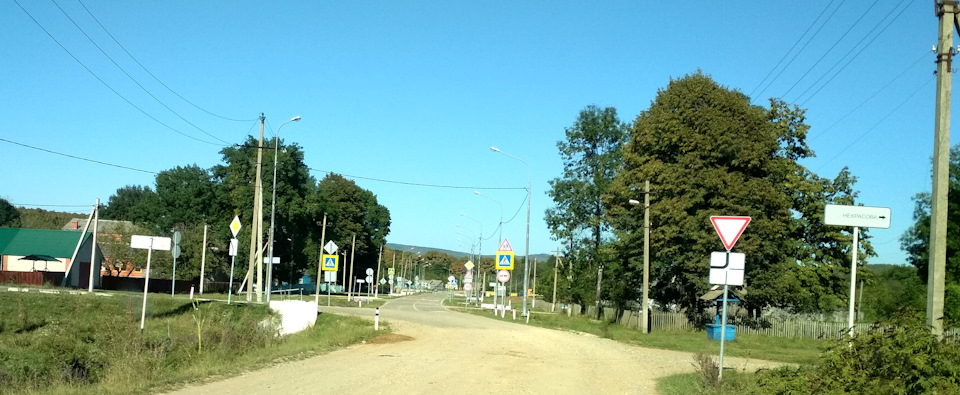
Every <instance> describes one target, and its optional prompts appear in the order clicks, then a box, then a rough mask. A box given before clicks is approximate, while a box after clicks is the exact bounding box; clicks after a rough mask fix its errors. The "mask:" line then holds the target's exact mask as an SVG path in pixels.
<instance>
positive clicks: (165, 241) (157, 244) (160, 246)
mask: <svg viewBox="0 0 960 395" xmlns="http://www.w3.org/2000/svg"><path fill="white" fill-rule="evenodd" d="M130 247H131V248H138V249H142V250H147V269H146V271H144V274H143V308H142V309H141V310H140V333H143V324H144V322H145V321H146V319H147V289H148V288H149V287H150V259H151V257H152V256H153V250H164V251H166V250H169V249H170V238H169V237H151V236H139V235H134V236H131V237H130Z"/></svg>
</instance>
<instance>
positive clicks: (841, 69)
mask: <svg viewBox="0 0 960 395" xmlns="http://www.w3.org/2000/svg"><path fill="white" fill-rule="evenodd" d="M904 1H905V0H904ZM901 4H902V2H901ZM907 6H909V4H907ZM895 10H896V8H894V9H893V10H891V11H890V13H888V14H887V16H890V14H891V13H893V11H895ZM906 10H907V7H903V9H902V10H900V13H898V14H897V15H896V16H894V17H893V19H891V20H890V21H889V22H887V24H886V25H884V26H883V29H881V30H880V32H878V33H877V34H875V35H874V34H872V33H873V31H874V30H876V29H877V27H879V26H880V23H883V22H882V20H881V22H880V23H878V24H877V25H876V26H874V28H873V30H871V31H870V33H867V35H866V36H864V37H863V39H861V40H860V42H858V43H857V45H860V43H862V42H863V41H864V40H866V39H867V38H868V37H871V36H879V35H881V34H883V32H885V31H886V30H887V28H889V27H890V26H891V25H892V24H893V21H895V20H896V19H897V18H899V17H900V15H903V12H904V11H906ZM884 19H886V17H884ZM873 42H874V40H871V41H870V42H868V43H867V45H864V46H863V47H861V48H860V50H859V51H857V53H856V54H855V55H853V57H851V58H850V60H848V61H847V63H845V64H844V65H843V67H841V68H840V70H837V72H836V73H834V74H833V76H831V77H830V79H828V80H827V82H824V83H823V85H820V88H818V89H817V90H816V91H815V92H813V94H811V95H810V97H808V98H807V100H805V101H804V103H806V102H807V101H810V100H811V99H813V97H814V96H816V95H817V94H818V93H820V91H821V90H823V88H824V87H826V86H827V85H828V84H830V82H831V81H833V79H834V78H837V76H838V75H840V73H842V72H843V70H846V68H847V66H849V65H850V63H852V62H853V60H854V59H856V58H857V57H858V56H860V54H861V53H863V51H865V50H866V49H867V48H868V47H870V44H873ZM855 47H856V46H854V48H855ZM852 51H853V48H851V49H850V52H852ZM850 52H848V53H847V55H849V54H850ZM847 55H844V56H843V58H846V56H847ZM843 58H840V61H838V63H837V64H839V62H842V61H843ZM834 67H836V65H834ZM830 69H831V70H832V69H833V67H831V68H830ZM829 73H830V71H829V70H828V71H827V74H829ZM824 76H826V74H824ZM821 78H823V77H821ZM818 81H819V79H818ZM814 84H816V83H814ZM807 90H809V88H808V89H807ZM804 93H806V91H804ZM800 97H803V95H802V94H801V95H800ZM800 97H797V100H798V101H799V100H800Z"/></svg>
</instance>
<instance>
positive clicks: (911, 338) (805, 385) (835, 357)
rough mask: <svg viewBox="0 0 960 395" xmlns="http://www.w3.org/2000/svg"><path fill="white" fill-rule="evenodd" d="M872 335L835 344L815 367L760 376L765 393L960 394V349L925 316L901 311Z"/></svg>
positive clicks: (872, 329)
mask: <svg viewBox="0 0 960 395" xmlns="http://www.w3.org/2000/svg"><path fill="white" fill-rule="evenodd" d="M896 317H897V318H895V319H894V320H893V321H891V322H889V323H877V324H874V325H873V327H871V328H870V329H869V330H868V331H867V332H866V333H861V334H857V335H856V336H854V337H853V338H846V339H843V340H839V341H834V342H832V343H831V345H830V346H829V347H828V348H827V350H826V351H825V352H824V353H823V354H822V355H821V357H820V359H819V361H818V362H817V363H815V364H814V365H811V366H803V367H799V368H792V367H784V368H780V369H776V370H771V371H761V372H759V380H758V383H759V385H760V387H761V388H762V389H763V391H764V392H765V393H774V394H800V393H864V394H921V393H950V394H953V393H960V346H958V342H957V339H955V338H946V339H943V340H940V339H938V338H937V337H936V336H934V335H932V334H931V333H930V328H929V327H927V326H926V325H925V323H924V321H923V317H922V316H921V315H920V314H917V313H915V312H901V313H900V314H897V315H896Z"/></svg>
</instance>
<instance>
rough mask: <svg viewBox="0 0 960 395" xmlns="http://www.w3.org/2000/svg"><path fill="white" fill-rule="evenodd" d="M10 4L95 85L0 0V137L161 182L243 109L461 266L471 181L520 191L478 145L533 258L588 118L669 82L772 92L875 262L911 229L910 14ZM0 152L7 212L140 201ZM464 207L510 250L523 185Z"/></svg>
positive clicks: (920, 28) (220, 135) (627, 110)
mask: <svg viewBox="0 0 960 395" xmlns="http://www.w3.org/2000/svg"><path fill="white" fill-rule="evenodd" d="M17 1H19V3H20V4H21V5H22V6H23V8H24V9H26V11H27V12H29V14H30V15H32V17H33V18H35V19H36V21H37V22H39V24H40V25H42V26H43V29H46V31H48V32H49V33H50V34H51V35H52V36H53V37H54V38H56V40H58V41H59V42H60V44H62V45H63V47H65V48H66V49H67V50H69V51H70V53H72V56H75V57H76V58H77V59H79V61H80V62H82V63H83V64H84V65H85V66H86V67H87V68H89V69H90V70H91V71H92V72H93V73H95V74H96V76H97V77H94V76H93V75H92V74H91V73H90V72H88V71H87V70H85V68H84V66H81V65H80V63H78V62H77V61H76V60H74V58H73V57H72V56H71V55H70V54H68V53H67V52H65V51H64V49H62V48H61V47H60V45H58V44H57V43H56V42H55V41H54V40H52V39H51V37H49V36H48V35H47V33H45V32H44V30H42V29H41V28H40V27H39V26H38V25H37V24H36V23H35V22H34V21H33V20H32V19H31V17H30V16H28V15H27V13H25V12H24V11H23V10H22V9H21V8H20V6H18V4H17V3H16V2H14V1H13V0H11V1H4V2H0V36H2V37H3V41H4V45H2V46H0V58H2V59H4V61H3V62H0V79H2V80H0V98H2V99H0V100H2V102H3V105H2V107H0V114H2V115H3V119H4V122H3V124H2V126H0V138H4V139H7V140H12V141H16V142H18V143H23V144H28V145H32V146H35V147H41V148H44V149H48V150H52V151H57V152H62V153H67V154H71V155H75V156H80V157H85V158H90V159H94V160H99V161H103V162H109V163H113V164H118V165H123V166H128V167H132V168H137V169H143V170H149V171H161V170H165V169H170V168H172V167H175V166H178V165H188V164H197V165H199V166H202V167H211V166H213V165H215V164H217V163H219V162H220V156H219V155H218V151H219V150H220V148H221V146H222V145H224V143H223V142H221V141H219V140H223V141H225V142H227V143H230V144H232V143H237V142H240V141H242V140H243V139H244V137H245V136H246V135H248V134H255V133H256V122H255V121H254V119H255V118H256V117H257V116H258V115H259V114H260V113H261V112H263V113H265V115H266V117H267V123H268V131H267V135H268V136H269V135H271V133H272V131H273V130H274V129H275V128H276V127H278V126H280V124H281V123H282V122H284V121H286V120H288V119H290V118H291V117H293V116H295V115H299V116H302V117H303V120H302V121H301V122H299V123H296V124H289V125H287V126H285V127H284V128H283V130H282V133H283V134H282V136H281V138H283V139H284V140H285V141H288V142H289V141H293V142H297V143H299V144H300V145H302V146H303V147H304V150H305V152H306V162H307V164H308V165H309V166H310V167H311V168H312V169H315V171H314V176H315V177H317V178H318V179H319V178H322V177H323V176H324V173H325V172H327V171H332V172H337V173H341V174H345V175H347V176H348V177H350V178H354V179H355V180H356V182H357V184H359V185H360V186H361V187H363V188H365V189H368V190H370V191H372V192H373V193H375V194H376V195H377V197H378V199H379V201H380V203H382V204H384V205H385V206H387V207H388V208H389V209H390V212H391V215H392V220H393V224H392V227H391V230H392V231H391V234H390V235H389V237H388V241H390V242H393V243H403V244H412V245H421V246H429V247H437V248H445V249H451V250H469V249H470V247H471V241H470V239H471V238H473V235H476V236H479V233H480V224H478V223H477V222H475V221H473V220H470V219H467V218H464V217H461V216H460V215H459V213H460V212H464V213H466V214H467V215H469V216H471V217H473V218H475V219H477V220H478V221H479V222H480V223H482V227H483V234H484V237H490V236H493V237H490V238H489V239H487V240H485V241H484V244H483V251H484V253H486V254H491V253H493V252H494V249H495V247H496V246H495V244H496V242H495V240H496V236H495V235H494V231H495V229H496V227H497V223H498V221H499V216H500V209H499V208H498V207H497V205H496V204H495V203H493V202H492V201H490V200H487V199H484V198H483V197H480V196H476V195H474V194H473V191H474V190H475V189H476V188H474V187H503V188H522V187H524V186H525V185H526V182H527V169H526V168H525V167H524V165H523V164H522V163H520V162H518V161H515V160H513V159H510V158H509V157H506V156H504V155H500V154H495V153H492V152H491V151H490V150H489V147H490V146H497V147H499V148H500V149H502V150H503V151H504V152H508V153H510V154H511V155H514V156H517V157H520V158H522V159H524V160H526V161H527V162H528V163H529V164H530V166H531V169H532V185H533V199H532V202H533V209H532V226H531V231H530V232H531V240H530V249H531V253H544V252H550V251H553V250H554V249H555V248H557V246H558V243H557V242H556V241H554V240H552V239H551V237H550V235H549V232H548V231H547V228H546V226H545V224H544V221H543V212H544V210H545V209H547V208H548V207H550V206H551V201H550V199H549V197H548V196H546V194H545V192H546V191H547V189H548V184H547V182H548V180H550V179H553V178H555V177H558V176H559V175H560V174H561V169H562V164H561V162H560V159H559V155H558V152H557V149H556V142H557V141H558V140H562V139H564V137H565V136H564V128H566V127H568V126H570V125H571V124H572V123H573V121H574V120H575V119H576V117H577V114H578V112H579V111H580V110H581V109H582V108H583V107H585V106H586V105H590V104H595V105H598V106H601V107H606V106H613V107H616V108H617V110H618V112H619V114H620V117H621V119H622V120H624V121H632V120H633V119H634V118H635V117H636V116H637V115H638V114H639V113H640V112H641V111H643V110H644V109H646V108H648V107H649V105H650V101H651V100H652V99H653V98H654V96H655V95H656V93H657V90H658V89H662V88H664V87H665V86H666V84H667V83H668V82H669V80H670V78H677V77H681V76H683V75H685V74H688V73H691V72H695V71H697V70H698V69H699V70H702V71H703V72H704V73H707V74H709V75H711V76H712V77H713V78H714V79H715V80H716V81H718V82H719V83H721V84H723V85H725V86H728V87H730V88H734V89H739V90H742V91H743V92H745V93H747V94H749V95H750V96H751V97H752V98H753V101H754V103H757V104H762V105H766V103H767V101H766V100H767V98H769V97H774V96H777V97H784V98H785V99H786V100H788V101H790V102H795V103H797V104H801V105H802V106H803V107H805V108H807V109H808V112H807V115H808V118H807V122H808V123H809V124H810V125H811V126H812V129H811V133H810V144H811V146H812V148H813V149H814V150H815V151H816V153H817V155H818V156H817V157H816V158H814V159H810V160H807V161H805V162H804V164H805V165H807V166H808V167H809V168H811V169H812V170H814V171H815V172H816V173H818V174H820V175H822V176H826V177H833V176H835V175H836V174H837V172H838V171H839V170H840V169H841V168H842V167H843V166H849V167H850V169H851V171H852V172H853V174H854V175H856V176H857V177H858V178H859V181H858V183H857V185H856V188H857V189H859V190H860V191H861V193H860V199H859V201H860V202H861V203H863V204H866V205H871V206H885V207H890V208H891V209H892V210H893V214H892V223H893V225H892V227H891V228H890V229H886V230H883V229H875V230H871V231H870V234H871V235H872V236H873V242H874V246H875V248H876V250H877V252H878V253H879V257H877V258H873V259H872V260H871V262H872V263H901V262H904V259H905V255H904V253H903V252H902V251H901V250H900V243H899V240H898V239H899V237H900V235H902V234H903V232H904V231H905V230H906V228H907V227H908V226H909V225H910V224H911V223H912V211H913V202H912V200H911V198H912V197H913V196H914V195H915V194H916V193H918V192H921V191H928V190H929V189H930V171H931V170H930V157H931V155H932V152H933V148H932V144H933V143H932V141H933V103H934V86H935V84H934V75H933V71H934V67H935V65H934V63H933V61H934V55H933V53H932V52H931V50H930V49H931V46H932V45H934V44H935V43H936V31H937V29H936V25H937V19H936V17H935V16H934V14H933V7H932V6H931V3H930V2H923V1H879V2H871V3H870V4H869V5H867V4H864V2H853V1H845V2H844V1H833V2H828V1H811V2H777V3H776V4H773V3H771V4H769V5H760V4H756V3H755V2H716V1H710V2H708V1H701V2H696V1H695V2H687V3H683V4H682V5H681V4H679V3H676V2H636V1H623V2H597V3H599V4H593V3H594V2H579V1H576V2H575V1H537V2H496V1H476V2H460V1H454V2H451V1H435V2H428V1H417V2H412V1H383V2H313V1H300V2H261V1H256V2H254V1H229V2H227V1H205V2H195V1H166V2H103V1H97V0H84V2H83V3H82V4H81V3H79V2H78V1H77V0H57V2H56V3H54V2H52V1H43V0H41V1H27V0H17ZM518 3H519V4H518ZM57 4H59V7H61V8H62V9H63V11H65V12H66V14H67V15H69V16H70V17H71V18H73V20H74V21H75V22H76V23H77V24H78V25H79V26H80V27H81V28H83V30H84V31H85V32H86V34H88V35H89V36H90V37H91V38H92V39H93V40H94V41H95V42H96V43H97V44H98V45H99V46H100V47H101V48H103V50H104V51H105V52H106V53H107V54H109V55H110V56H111V57H112V58H113V59H114V60H115V61H116V62H117V63H118V64H119V65H120V66H121V67H122V68H123V70H125V71H126V72H127V73H129V74H130V75H131V76H132V77H133V78H134V79H135V80H136V81H137V82H139V84H141V85H142V86H143V87H144V88H146V90H148V91H149V92H150V93H151V94H152V95H153V96H155V97H156V99H158V100H159V102H158V100H155V99H154V98H152V97H151V96H150V95H148V94H147V93H145V92H144V90H142V89H141V88H140V87H138V86H137V85H136V84H135V83H134V82H132V81H131V79H129V78H128V77H127V76H126V75H124V73H123V72H121V71H120V69H118V68H117V67H116V66H115V65H114V64H113V63H111V61H110V60H108V59H107V58H106V57H105V56H104V55H103V54H102V53H101V52H100V51H99V50H98V49H97V48H96V47H95V46H94V45H92V44H91V43H90V41H88V40H87V38H86V37H84V35H83V34H82V33H81V32H80V31H79V30H78V29H77V27H75V26H74V25H73V23H72V22H71V21H70V20H69V19H68V18H67V17H66V16H64V13H62V12H61V10H60V8H58V6H57ZM83 5H85V6H86V8H87V9H89V11H90V12H91V13H92V14H93V15H94V16H96V18H97V19H98V20H99V22H100V23H102V25H103V26H104V27H105V28H106V29H107V30H108V31H109V32H110V33H111V34H112V35H113V37H115V38H116V39H117V40H118V41H119V42H120V43H121V44H122V45H123V47H124V48H126V50H127V51H129V52H130V53H131V54H133V56H135V57H136V59H137V60H138V61H139V62H140V63H141V64H143V65H144V66H145V67H146V68H147V69H148V70H149V71H150V72H151V73H152V74H153V75H155V76H156V77H157V78H158V79H159V80H160V81H162V82H163V84H166V86H168V87H170V88H171V89H172V90H173V91H175V92H176V93H177V94H179V95H180V96H182V97H183V98H186V99H187V100H189V101H190V102H192V103H194V104H196V105H197V106H198V107H200V108H202V109H203V110H205V111H209V112H210V113H214V114H217V115H220V116H224V117H228V118H234V119H240V120H247V121H241V122H236V121H228V120H224V119H222V118H219V117H215V116H213V115H210V114H209V113H207V112H205V111H201V110H200V109H198V108H197V107H194V106H193V105H191V104H189V103H187V102H186V101H184V100H182V99H181V98H179V97H178V96H177V95H175V94H174V93H171V91H170V90H167V89H166V88H164V87H163V86H162V85H161V84H160V83H158V82H157V81H156V80H155V79H154V78H153V77H151V76H150V75H149V74H147V72H145V71H144V70H143V69H142V68H141V67H140V66H138V65H137V63H135V62H134V61H133V60H132V59H131V58H130V57H129V56H128V55H127V54H125V53H124V51H123V50H122V49H121V48H120V47H119V46H118V45H117V44H116V43H114V41H113V40H112V39H111V38H110V36H108V35H107V34H106V33H105V32H104V30H103V29H102V28H101V27H100V25H98V24H97V22H96V21H94V19H93V18H91V16H90V14H88V13H87V11H86V10H85V9H84V7H83ZM824 10H826V11H825V12H824ZM821 13H822V14H821ZM864 14H865V16H864V17H863V18H862V19H859V18H861V16H862V15H864ZM820 15H822V16H820ZM818 16H820V18H819V20H818ZM828 17H829V18H828ZM814 21H818V22H817V23H815V24H814ZM811 24H814V27H813V28H812V29H810V30H809V31H808V30H807V29H808V27H810V26H811ZM820 26H822V28H820ZM873 29H876V30H873ZM871 31H872V34H871V33H870V32H871ZM805 32H807V33H806V35H804V33H805ZM814 32H816V34H815V35H814ZM801 37H803V40H801V41H800V42H799V44H798V45H797V46H796V47H794V44H795V43H797V42H798V40H800V39H801ZM810 37H812V39H809V40H808V38H810ZM864 38H866V39H864ZM808 41H809V42H808ZM807 42H808V43H807ZM805 43H806V44H805ZM801 47H802V48H803V51H802V52H799V55H798V56H795V57H794V56H793V54H795V53H797V51H798V50H799V49H800V48H801ZM791 48H793V51H791V52H788V51H790V50H791ZM787 54H789V56H787V57H786V58H785V59H784V56H785V55H787ZM854 55H856V56H855V57H854ZM781 59H784V61H783V62H782V63H780V67H778V68H776V69H775V66H776V65H777V64H778V61H779V60H781ZM821 59H822V60H821ZM850 59H852V61H850V62H849V63H848V62H847V61H848V60H850ZM838 62H839V63H838ZM784 65H786V67H784ZM834 65H837V66H836V67H834V68H833V69H832V71H830V72H829V73H828V71H829V70H831V67H832V66H834ZM771 70H776V71H774V72H773V73H772V74H770V78H767V79H766V81H767V82H768V83H764V84H763V85H762V86H761V82H762V81H764V77H765V76H767V75H768V73H770V71H771ZM808 70H810V71H809V72H808ZM837 71H839V73H837ZM823 75H826V76H825V77H823V78H822V79H820V78H821V76H823ZM834 75H835V76H834ZM774 77H776V78H775V79H774ZM97 78H100V79H102V80H103V82H105V83H106V84H108V85H109V86H110V88H108V87H107V86H106V85H104V83H101V82H100V81H98V79H97ZM818 79H819V80H818ZM770 81H772V82H770ZM827 81H829V83H826V82H827ZM825 83H826V84H825ZM758 86H760V88H757V87H758ZM821 87H822V88H821ZM881 88H883V89H881ZM111 89H112V90H115V91H116V92H117V93H119V94H120V95H122V96H123V98H121V97H120V96H118V95H117V93H114V92H113V91H112V90H111ZM814 92H816V94H815V95H814ZM868 99H869V101H868ZM127 101H129V102H130V103H133V104H134V105H136V106H137V107H139V108H140V109H142V110H143V112H141V111H140V110H138V109H137V108H135V107H134V106H132V105H131V104H129V103H128V102H127ZM160 103H162V104H160ZM164 106H166V107H169V108H170V109H172V110H173V111H175V112H176V114H179V115H176V114H174V113H173V112H171V111H170V110H168V109H167V108H165V107H164ZM144 112H146V113H147V114H149V116H147V115H145V114H144ZM955 113H956V111H955ZM150 117H153V118H156V120H154V119H151V118H150ZM181 117H182V119H181ZM157 120H159V122H162V123H164V124H166V125H168V126H169V128H168V127H166V126H163V125H161V124H160V123H158V121H157ZM188 122H189V123H188ZM954 124H955V125H956V124H958V123H957V122H956V121H954ZM194 125H195V126H196V127H194ZM171 128H172V129H176V130H177V131H179V132H181V133H184V134H187V135H189V136H191V137H193V138H196V139H199V140H204V141H208V142H213V144H209V143H204V142H199V141H197V140H194V139H191V138H188V137H185V136H183V135H181V134H178V133H177V132H174V131H172V130H171ZM198 129H202V130H203V131H204V132H206V133H209V135H208V134H205V133H204V132H201V131H200V130H198ZM211 135H212V136H211ZM958 135H960V132H954V133H953V138H952V143H953V144H956V143H957V141H960V138H958ZM0 147H2V150H0V152H2V160H3V163H4V165H3V169H4V171H3V190H0V196H2V197H4V198H6V199H8V200H10V201H11V202H13V203H14V204H17V205H31V206H32V205H81V206H86V207H49V206H48V207H45V208H48V209H60V210H70V211H76V212H88V211H89V206H91V205H92V204H93V202H94V200H95V199H96V198H100V199H102V200H104V201H106V199H108V198H109V197H110V195H112V194H113V193H114V192H115V191H116V189H117V188H119V187H123V186H125V185H149V186H152V185H153V177H154V176H153V175H152V174H148V173H142V172H137V171H132V170H126V169H119V168H114V167H109V166H104V165H99V164H95V163H90V162H85V161H79V160H75V159H70V158H66V157H63V156H58V155H53V154H49V153H46V152H42V151H38V150H34V149H29V148H24V147H22V146H18V145H14V144H11V143H8V142H3V141H0ZM360 177H364V178H360ZM369 178H375V179H382V180H391V181H402V182H409V183H419V184H434V185H450V186H464V187H466V188H462V189H451V188H433V187H423V186H412V185H404V184H395V183H389V182H383V181H374V180H370V179H369ZM482 192H483V193H484V194H486V195H487V196H489V197H490V198H492V199H494V200H496V201H498V202H499V203H501V204H502V206H503V215H504V217H505V218H504V220H509V219H511V218H513V219H512V221H510V222H509V223H508V224H506V225H505V226H504V236H505V237H506V238H508V239H509V240H510V241H511V244H513V247H514V250H515V251H517V253H518V254H522V253H523V250H524V248H523V239H524V225H525V211H524V210H525V207H524V206H523V204H524V197H525V191H523V190H522V189H513V190H494V189H489V190H482ZM518 211H519V213H518ZM515 214H516V215H515ZM727 214H737V213H727ZM514 217H515V218H514ZM457 224H461V225H462V227H464V228H467V229H468V231H465V232H463V233H464V235H463V236H460V235H458V234H457V232H458V228H457ZM704 226H709V224H706V223H705V224H704ZM471 232H472V234H471ZM747 232H749V229H748V230H747ZM458 238H460V239H462V240H463V241H462V242H458ZM719 246H720V244H719V242H718V247H719Z"/></svg>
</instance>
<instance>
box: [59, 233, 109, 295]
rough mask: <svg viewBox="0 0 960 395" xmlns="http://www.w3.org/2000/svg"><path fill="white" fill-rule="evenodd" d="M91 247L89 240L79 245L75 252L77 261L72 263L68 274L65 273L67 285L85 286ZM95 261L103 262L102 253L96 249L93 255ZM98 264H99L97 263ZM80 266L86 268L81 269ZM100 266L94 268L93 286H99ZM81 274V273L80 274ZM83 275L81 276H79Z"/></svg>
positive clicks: (88, 279)
mask: <svg viewBox="0 0 960 395" xmlns="http://www.w3.org/2000/svg"><path fill="white" fill-rule="evenodd" d="M91 248H93V244H92V243H90V242H89V241H87V242H85V243H83V245H81V246H80V251H78V252H77V261H76V262H74V263H73V266H72V267H71V268H70V274H68V275H67V277H68V278H67V286H68V287H74V288H86V287H87V282H89V281H90V272H89V267H90V249H91ZM94 260H95V262H97V263H100V262H103V255H101V254H100V253H99V251H98V253H97V256H96V257H94ZM98 266H99V265H98ZM81 267H84V268H86V270H81ZM99 269H100V268H99V267H98V268H97V269H96V272H95V274H94V276H93V287H94V288H100V270H99ZM81 274H83V275H82V276H81ZM81 277H83V278H81Z"/></svg>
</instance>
